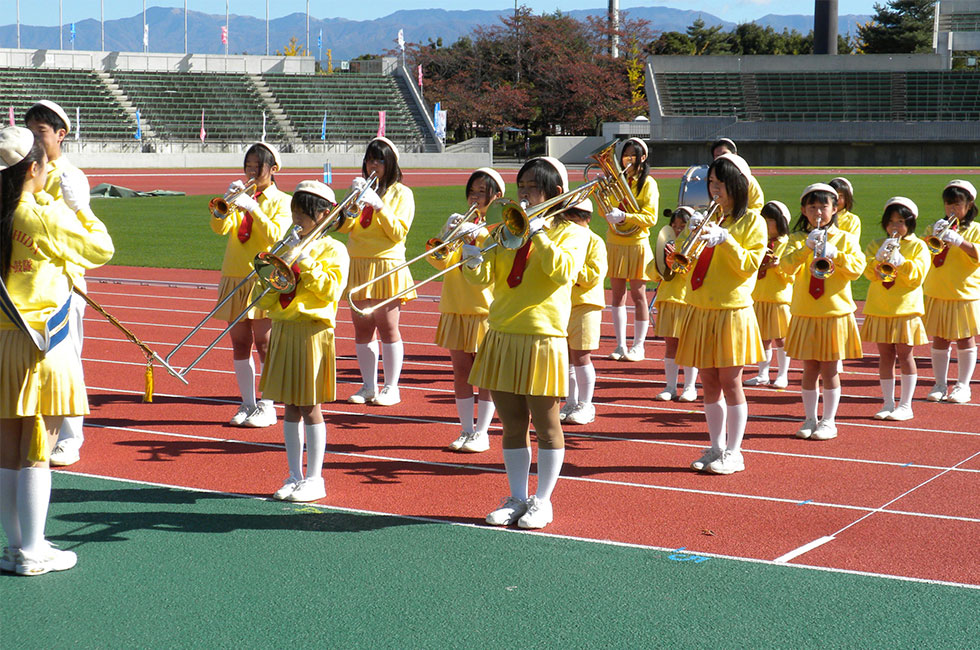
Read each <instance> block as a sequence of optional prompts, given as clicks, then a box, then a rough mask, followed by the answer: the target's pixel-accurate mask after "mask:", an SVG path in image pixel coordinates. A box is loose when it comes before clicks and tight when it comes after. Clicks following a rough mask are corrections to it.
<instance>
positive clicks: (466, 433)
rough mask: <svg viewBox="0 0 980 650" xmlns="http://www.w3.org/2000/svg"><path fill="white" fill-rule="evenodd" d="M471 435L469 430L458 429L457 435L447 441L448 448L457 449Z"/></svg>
mask: <svg viewBox="0 0 980 650" xmlns="http://www.w3.org/2000/svg"><path fill="white" fill-rule="evenodd" d="M471 435H473V434H471V433H470V432H469V431H460V432H459V437H458V438H456V439H455V440H453V441H452V442H450V443H449V449H451V450H453V451H459V448H460V447H462V446H463V443H465V442H466V441H467V439H469V437H470V436H471Z"/></svg>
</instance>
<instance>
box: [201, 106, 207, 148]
mask: <svg viewBox="0 0 980 650" xmlns="http://www.w3.org/2000/svg"><path fill="white" fill-rule="evenodd" d="M207 135H208V132H207V131H205V130H204V109H203V108H202V109H201V142H204V138H206V137H207Z"/></svg>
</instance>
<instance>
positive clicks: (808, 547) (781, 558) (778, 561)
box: [773, 535, 834, 564]
mask: <svg viewBox="0 0 980 650" xmlns="http://www.w3.org/2000/svg"><path fill="white" fill-rule="evenodd" d="M833 539H834V536H833V535H827V536H825V537H820V538H818V539H815V540H813V541H812V542H809V543H808V544H804V545H803V546H801V547H799V548H797V549H794V550H792V551H790V552H789V553H786V554H785V555H780V556H779V557H777V558H776V559H775V560H773V562H775V563H776V564H784V563H786V562H789V561H790V560H792V559H794V558H797V557H799V556H801V555H803V554H804V553H806V552H807V551H812V550H813V549H815V548H817V547H818V546H823V545H824V544H826V543H827V542H829V541H831V540H833Z"/></svg>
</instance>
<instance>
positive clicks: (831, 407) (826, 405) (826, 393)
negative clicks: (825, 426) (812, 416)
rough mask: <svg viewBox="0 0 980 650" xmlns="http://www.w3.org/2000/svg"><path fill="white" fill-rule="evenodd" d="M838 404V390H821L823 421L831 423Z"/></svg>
mask: <svg viewBox="0 0 980 650" xmlns="http://www.w3.org/2000/svg"><path fill="white" fill-rule="evenodd" d="M838 404H840V388H824V389H823V418H822V419H823V420H826V421H828V422H833V421H834V418H835V417H837V405H838Z"/></svg>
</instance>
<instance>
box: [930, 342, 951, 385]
mask: <svg viewBox="0 0 980 650" xmlns="http://www.w3.org/2000/svg"><path fill="white" fill-rule="evenodd" d="M932 372H933V374H934V375H935V376H936V385H937V386H945V385H946V373H948V372H949V348H946V349H945V350H937V349H936V348H933V349H932Z"/></svg>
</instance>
